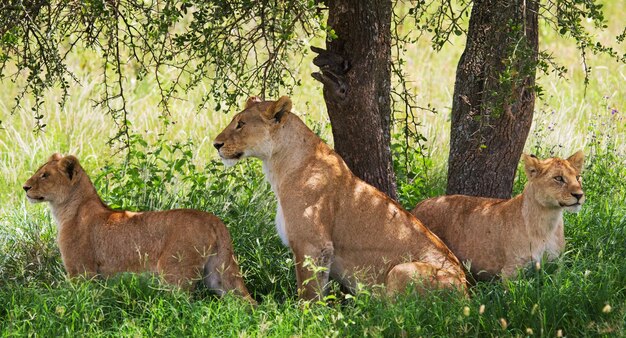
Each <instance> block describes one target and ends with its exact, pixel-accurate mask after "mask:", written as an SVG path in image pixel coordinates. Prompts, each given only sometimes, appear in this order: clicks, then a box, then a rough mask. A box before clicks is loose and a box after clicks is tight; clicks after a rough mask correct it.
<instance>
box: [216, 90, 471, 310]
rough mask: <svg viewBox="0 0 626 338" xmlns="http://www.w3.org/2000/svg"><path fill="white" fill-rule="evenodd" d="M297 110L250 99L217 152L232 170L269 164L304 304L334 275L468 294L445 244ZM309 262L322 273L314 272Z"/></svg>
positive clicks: (286, 103)
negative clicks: (244, 161)
mask: <svg viewBox="0 0 626 338" xmlns="http://www.w3.org/2000/svg"><path fill="white" fill-rule="evenodd" d="M291 105H292V104H291V100H290V99H289V98H288V97H286V96H283V97H281V98H280V99H279V100H278V101H265V102H261V101H260V100H259V99H256V98H250V99H249V100H248V102H247V104H246V107H245V109H244V110H243V111H242V112H241V113H239V114H237V115H236V116H235V117H234V118H233V120H232V122H231V123H230V124H229V125H228V126H227V127H226V129H224V131H222V133H221V134H219V135H218V136H217V138H216V139H215V142H214V146H215V148H217V149H218V152H219V154H220V156H221V157H222V159H223V160H224V162H225V163H226V164H234V163H235V162H237V161H238V160H239V159H241V158H244V157H257V158H260V159H261V160H262V161H263V171H264V172H265V175H266V177H267V179H268V181H269V182H270V184H271V186H272V189H273V191H274V193H275V194H276V196H277V198H278V208H277V212H276V227H277V230H278V233H279V235H280V237H281V239H282V240H283V242H284V243H285V244H286V245H289V247H290V248H291V250H292V252H293V254H294V256H295V263H296V278H297V282H298V290H299V294H300V297H302V298H304V299H313V298H316V297H318V296H321V295H322V294H323V293H324V291H325V286H326V284H327V282H328V278H329V275H330V277H332V278H333V279H335V280H337V281H339V282H340V283H342V284H343V285H345V286H347V287H348V288H350V289H352V290H354V289H355V288H356V286H357V281H361V282H364V283H366V284H381V283H386V284H387V288H388V291H390V292H394V291H397V290H400V289H404V287H405V286H406V285H407V283H408V282H409V281H411V280H419V283H418V284H419V285H421V286H422V287H425V288H434V287H451V286H452V287H458V288H464V287H465V275H464V273H463V271H462V268H461V266H460V263H459V261H458V260H457V259H456V257H455V256H454V255H453V254H452V253H451V252H450V250H448V248H447V247H446V246H445V245H444V244H443V242H441V240H440V239H439V238H437V236H435V235H433V234H432V233H431V232H430V231H428V229H426V228H425V227H424V226H423V225H422V224H421V223H420V222H419V221H418V220H417V219H415V217H413V216H412V215H411V214H409V213H408V212H407V211H405V210H404V209H402V207H400V205H398V204H397V203H395V202H394V201H392V200H391V199H390V198H388V197H387V196H386V195H385V194H383V193H381V192H380V191H378V190H377V189H376V188H374V187H372V186H371V185H369V184H367V183H365V182H363V181H362V180H360V179H358V178H357V177H356V176H354V175H353V174H352V172H351V171H350V169H348V167H347V166H346V164H345V163H344V161H343V160H342V159H341V157H339V155H337V154H336V153H335V152H334V151H333V150H332V149H331V148H330V147H328V146H327V145H326V144H325V143H324V142H323V141H322V140H321V139H320V138H319V137H317V136H316V135H315V134H314V133H313V132H312V131H311V130H310V129H309V128H307V126H306V125H305V124H304V123H303V122H302V121H301V120H300V119H299V118H298V117H297V116H296V115H294V114H292V113H291ZM307 257H309V258H310V259H311V261H312V262H313V263H314V265H317V266H318V267H321V268H322V269H319V268H311V267H309V266H308V264H307V263H306V262H307Z"/></svg>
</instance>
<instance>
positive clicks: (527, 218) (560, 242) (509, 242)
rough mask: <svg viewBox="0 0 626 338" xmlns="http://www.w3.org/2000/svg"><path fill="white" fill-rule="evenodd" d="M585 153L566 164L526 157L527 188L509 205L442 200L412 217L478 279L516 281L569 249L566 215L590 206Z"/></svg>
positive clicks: (433, 200)
mask: <svg viewBox="0 0 626 338" xmlns="http://www.w3.org/2000/svg"><path fill="white" fill-rule="evenodd" d="M583 158H584V155H583V153H582V152H581V151H579V152H577V153H575V154H574V155H572V156H570V157H569V158H568V159H567V160H563V159H560V158H549V159H546V160H543V161H542V160H539V159H537V158H536V157H534V156H529V155H526V154H524V155H523V160H524V169H525V171H526V176H527V177H528V184H527V185H526V188H525V189H524V192H523V193H522V194H520V195H518V196H516V197H515V198H512V199H509V200H501V199H493V198H482V197H473V196H461V195H452V196H442V197H435V198H431V199H427V200H425V201H423V202H421V203H419V204H418V205H417V206H416V207H415V209H413V211H411V213H413V214H414V215H415V216H417V218H418V219H420V220H421V221H422V222H424V224H425V225H426V226H427V227H428V228H429V229H430V230H432V231H433V232H434V233H435V234H437V235H438V236H439V237H440V238H441V239H442V240H443V241H444V242H445V243H446V244H447V245H448V247H450V249H451V250H452V251H453V252H454V253H455V254H456V255H457V257H459V259H460V260H461V261H462V262H464V263H468V265H469V266H470V271H471V272H472V274H473V276H474V278H475V279H477V280H488V279H491V278H493V277H495V276H501V277H504V278H511V277H515V276H516V274H517V270H518V269H519V268H521V267H523V266H525V265H527V264H529V263H530V262H539V261H540V260H541V258H542V257H543V255H544V254H546V255H547V257H548V258H549V259H552V258H555V257H557V256H558V255H559V254H560V253H561V252H562V251H563V247H564V246H565V239H564V236H563V210H567V211H570V212H578V211H579V210H580V208H581V205H582V204H583V203H584V202H585V195H584V193H583V190H582V186H581V180H580V173H581V171H582V168H583Z"/></svg>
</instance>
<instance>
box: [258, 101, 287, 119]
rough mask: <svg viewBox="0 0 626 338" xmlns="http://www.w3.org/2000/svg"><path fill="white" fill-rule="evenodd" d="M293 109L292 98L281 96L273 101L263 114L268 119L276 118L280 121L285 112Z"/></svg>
mask: <svg viewBox="0 0 626 338" xmlns="http://www.w3.org/2000/svg"><path fill="white" fill-rule="evenodd" d="M290 111H291V99H290V98H289V97H288V96H281V97H280V99H278V101H276V102H274V103H272V105H271V106H270V107H269V108H267V110H266V111H265V113H264V114H263V116H264V117H265V118H266V119H268V120H276V122H280V120H281V119H282V118H283V116H284V115H285V113H288V112H290Z"/></svg>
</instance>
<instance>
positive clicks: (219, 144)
mask: <svg viewBox="0 0 626 338" xmlns="http://www.w3.org/2000/svg"><path fill="white" fill-rule="evenodd" d="M223 145H224V143H221V142H215V143H213V146H214V147H215V149H217V150H220V148H221V147H222V146H223Z"/></svg>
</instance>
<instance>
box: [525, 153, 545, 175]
mask: <svg viewBox="0 0 626 338" xmlns="http://www.w3.org/2000/svg"><path fill="white" fill-rule="evenodd" d="M522 159H523V160H524V171H525V172H526V177H528V178H529V179H530V178H535V177H537V174H539V171H540V165H541V163H539V159H537V157H536V156H535V155H528V154H522Z"/></svg>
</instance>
